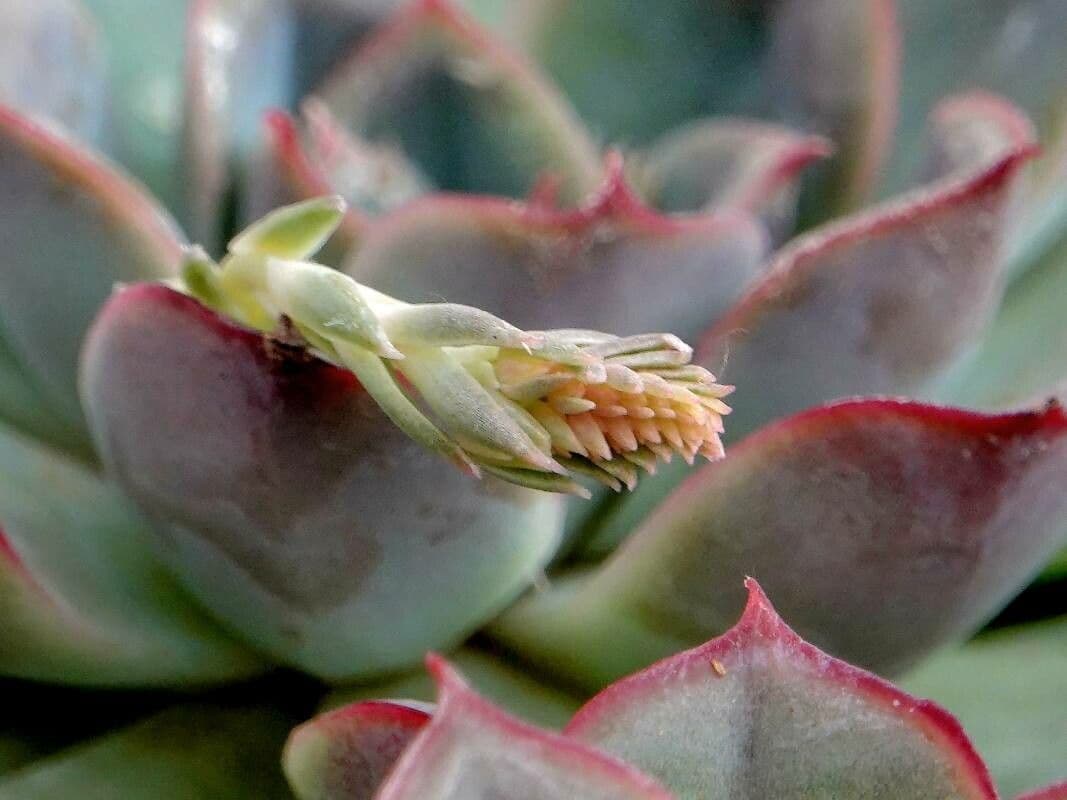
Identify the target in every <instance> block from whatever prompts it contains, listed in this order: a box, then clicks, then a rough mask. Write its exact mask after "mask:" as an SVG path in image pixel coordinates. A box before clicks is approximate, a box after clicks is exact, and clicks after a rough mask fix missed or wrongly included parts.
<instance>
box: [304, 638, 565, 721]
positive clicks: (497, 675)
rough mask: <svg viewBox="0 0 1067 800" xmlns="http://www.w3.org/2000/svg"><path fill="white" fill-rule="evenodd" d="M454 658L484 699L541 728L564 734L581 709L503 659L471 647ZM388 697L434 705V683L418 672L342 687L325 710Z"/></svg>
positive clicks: (335, 692)
mask: <svg viewBox="0 0 1067 800" xmlns="http://www.w3.org/2000/svg"><path fill="white" fill-rule="evenodd" d="M449 658H450V659H451V660H452V661H453V663H455V664H456V666H457V667H459V668H460V669H461V670H462V672H463V674H464V675H465V676H466V677H467V679H468V680H469V681H470V683H471V685H472V686H473V687H474V688H475V689H477V690H478V692H479V693H480V694H482V695H484V696H485V697H486V698H488V699H489V700H492V701H493V702H494V703H496V704H497V705H499V706H501V707H502V708H504V709H506V710H507V711H508V712H509V713H511V714H515V715H516V716H518V717H521V718H522V719H525V720H527V721H529V722H532V723H534V724H535V725H541V726H544V727H548V728H556V729H558V728H562V727H563V725H564V724H565V723H566V722H567V720H569V719H570V717H571V715H572V714H573V713H574V711H575V710H576V709H577V708H578V704H579V701H578V699H577V698H576V697H573V696H571V695H570V694H568V693H566V692H564V691H562V690H561V689H559V688H556V687H554V686H549V685H548V684H546V683H543V682H541V681H539V680H538V679H537V678H536V677H534V676H532V675H530V673H529V672H528V671H526V670H524V669H522V668H521V667H520V666H517V665H514V664H512V663H510V662H508V661H506V660H505V659H503V658H502V657H499V656H494V655H492V654H490V653H488V652H485V651H482V650H474V649H472V648H469V647H465V648H463V649H461V650H458V651H456V652H455V653H452V654H450V655H449ZM383 697H393V698H409V699H412V700H421V701H424V702H432V701H433V698H434V685H433V681H432V680H431V679H430V676H429V675H428V674H427V673H426V671H425V670H424V669H418V670H416V671H414V672H412V673H410V674H408V675H404V676H401V677H397V678H391V679H388V680H386V681H381V682H377V683H370V684H365V685H360V686H352V687H341V688H339V689H337V690H336V691H334V692H333V693H332V694H330V695H329V696H327V698H326V700H325V702H324V703H323V708H324V709H326V710H331V709H336V708H340V707H341V706H343V705H347V704H348V703H353V702H356V701H359V700H375V699H378V698H383Z"/></svg>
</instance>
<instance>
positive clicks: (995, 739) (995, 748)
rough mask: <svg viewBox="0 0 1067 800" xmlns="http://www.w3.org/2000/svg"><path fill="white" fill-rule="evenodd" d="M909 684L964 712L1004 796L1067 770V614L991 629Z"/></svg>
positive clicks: (923, 668) (954, 710)
mask: <svg viewBox="0 0 1067 800" xmlns="http://www.w3.org/2000/svg"><path fill="white" fill-rule="evenodd" d="M903 684H904V687H905V688H906V689H907V690H908V691H909V692H917V693H919V694H922V695H924V696H926V697H931V698H933V699H934V700H936V701H937V702H938V703H940V704H942V705H944V706H945V707H946V708H948V709H949V710H950V711H951V712H952V713H953V714H955V715H956V716H957V717H959V719H960V721H961V722H962V723H963V724H964V726H965V727H966V728H967V732H968V733H969V734H970V736H971V739H972V740H973V741H974V744H975V746H976V747H977V748H978V750H979V752H981V753H982V756H983V757H984V758H985V760H986V763H987V764H989V769H990V771H991V772H992V773H993V778H994V780H995V781H996V783H997V786H998V787H999V789H1000V791H1001V794H1002V795H1003V796H1004V797H1012V796H1014V795H1015V794H1017V793H1019V792H1021V791H1023V790H1024V789H1030V788H1033V787H1035V786H1040V785H1041V784H1043V783H1046V782H1048V781H1051V780H1058V779H1061V778H1064V777H1065V776H1067V762H1065V761H1064V758H1063V755H1064V751H1065V745H1067V711H1065V710H1064V708H1063V704H1062V703H1060V702H1059V701H1058V698H1061V697H1063V696H1064V693H1065V692H1067V620H1065V619H1062V618H1061V619H1058V620H1056V621H1049V622H1041V623H1036V624H1033V625H1029V626H1027V627H1020V628H1008V629H1004V630H998V631H994V632H992V633H989V634H985V635H983V636H981V637H979V638H978V639H976V640H975V641H973V642H970V643H968V644H966V645H964V646H963V647H961V648H958V649H953V650H950V651H948V652H945V653H940V654H938V655H936V656H934V657H933V658H932V659H931V660H930V661H928V662H926V663H924V664H923V665H922V666H920V667H919V668H918V669H917V670H916V671H915V672H913V673H912V674H910V675H909V676H907V678H905V680H904V681H903ZM1053 797H1056V795H1053Z"/></svg>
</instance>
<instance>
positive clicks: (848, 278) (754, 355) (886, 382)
mask: <svg viewBox="0 0 1067 800" xmlns="http://www.w3.org/2000/svg"><path fill="white" fill-rule="evenodd" d="M983 109H984V106H983V107H982V108H980V109H978V110H977V111H976V112H975V113H977V114H981V113H986V114H987V116H989V117H990V120H991V122H993V123H994V129H995V132H996V144H995V146H994V147H992V148H988V149H986V148H975V149H974V150H972V151H971V154H972V155H973V158H968V159H964V160H961V161H955V162H952V163H953V165H954V166H956V167H957V168H956V169H955V170H953V171H952V172H951V173H950V174H948V175H945V176H944V177H942V178H941V179H940V180H938V181H935V182H933V183H930V184H928V185H926V186H925V187H923V188H922V189H917V190H915V191H914V192H912V193H910V194H907V195H903V196H901V197H900V198H897V199H896V200H894V201H892V202H889V203H884V204H882V205H880V206H876V207H874V208H871V209H868V210H866V211H864V212H862V213H859V214H855V215H853V216H850V217H845V218H842V219H840V220H838V221H836V222H833V223H831V224H829V225H825V226H823V227H821V228H817V229H815V230H813V231H811V232H810V233H808V234H807V235H805V236H802V237H800V238H797V239H795V240H794V241H793V242H792V243H790V244H789V245H788V246H787V247H785V248H784V249H782V250H781V251H779V253H778V255H777V256H776V257H775V260H774V261H773V263H772V264H771V265H770V267H769V268H768V270H767V272H766V274H765V277H763V278H762V279H761V280H759V281H757V282H756V283H754V284H753V285H752V286H751V288H750V289H749V291H748V293H747V294H746V295H745V296H744V297H743V298H742V299H741V300H740V301H739V302H738V303H737V304H736V305H735V306H734V307H733V308H732V309H730V311H728V312H727V313H726V314H725V315H724V316H722V317H721V318H719V319H718V320H717V321H716V322H715V324H714V326H713V327H712V328H711V329H710V330H709V331H708V332H707V334H706V335H705V337H704V340H703V342H702V343H701V346H700V347H699V348H698V352H697V358H696V360H697V361H698V362H699V363H701V364H703V365H704V366H707V367H708V368H710V369H712V370H713V371H716V372H718V371H719V367H720V366H722V365H723V364H724V363H728V367H727V368H726V369H725V370H723V371H722V372H723V376H722V377H723V378H724V379H725V380H727V381H728V382H730V383H734V384H737V387H738V388H737V394H736V395H735V396H734V398H733V399H732V400H731V405H732V406H733V407H734V409H735V412H734V414H733V415H732V416H731V417H730V420H729V422H728V424H727V431H728V434H729V435H730V436H731V437H737V436H739V435H742V434H744V433H748V432H749V431H751V430H754V429H755V428H756V427H757V426H759V425H761V424H763V423H766V422H768V421H770V420H772V419H775V418H777V417H780V416H782V415H784V414H788V413H791V412H794V411H799V410H800V409H802V408H806V407H808V406H810V405H814V404H816V403H821V402H825V401H827V400H831V399H836V398H838V397H845V396H849V395H855V394H890V395H913V394H915V393H922V392H924V391H929V388H930V386H931V384H932V383H933V381H934V380H935V379H936V378H938V377H939V376H940V375H941V374H942V372H943V371H944V370H945V369H947V368H948V367H949V366H951V365H952V364H953V363H954V362H955V361H956V360H957V359H958V358H959V357H960V355H961V354H962V353H964V352H966V349H967V348H968V347H971V346H973V344H974V343H975V342H976V341H977V340H978V338H979V336H980V335H981V333H982V330H983V329H984V327H985V326H986V324H987V323H988V321H989V320H990V318H991V317H992V316H993V313H994V311H995V309H996V306H997V303H998V302H999V301H1000V296H1001V292H1002V285H1003V269H1004V260H1003V243H1004V237H1005V233H1006V231H1007V230H1009V226H1010V220H1011V214H1010V206H1011V200H1012V198H1013V197H1014V192H1015V188H1016V186H1017V183H1018V177H1019V174H1020V170H1021V168H1022V166H1023V164H1024V163H1025V162H1026V161H1027V160H1028V159H1029V158H1030V157H1031V156H1032V155H1033V153H1034V143H1033V141H1032V140H1031V139H1028V138H1026V135H1025V131H1026V129H1027V127H1028V126H1027V124H1026V120H1025V118H1022V117H1021V116H1019V115H1018V114H1013V115H1011V116H1010V117H1008V118H1005V117H1004V116H1003V115H1001V114H999V112H998V113H997V114H996V116H993V114H992V113H991V112H987V111H984V110H983ZM951 130H954V129H953V128H948V129H942V128H941V126H940V125H938V124H937V123H936V122H935V136H934V141H935V143H936V142H939V141H941V140H942V137H943V136H949V135H951Z"/></svg>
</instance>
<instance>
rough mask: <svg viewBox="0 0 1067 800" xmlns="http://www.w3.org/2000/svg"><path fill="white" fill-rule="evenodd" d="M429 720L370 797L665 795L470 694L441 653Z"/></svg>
mask: <svg viewBox="0 0 1067 800" xmlns="http://www.w3.org/2000/svg"><path fill="white" fill-rule="evenodd" d="M427 664H428V666H429V668H430V670H431V671H432V672H433V675H434V678H435V679H436V681H437V685H438V699H437V707H436V709H435V711H434V714H433V719H432V720H431V721H430V723H429V724H428V725H426V726H425V727H424V728H423V730H422V732H421V733H420V734H419V735H418V737H417V738H416V739H415V741H414V742H412V744H411V745H410V746H409V747H408V749H407V750H406V751H405V752H404V754H403V755H402V756H401V758H400V760H399V761H398V762H397V764H396V766H395V768H394V769H393V771H392V773H391V775H390V777H389V780H388V781H387V782H386V783H385V784H384V785H383V786H382V788H381V791H380V792H379V793H378V794H377V796H376V800H405V798H412V800H445V799H446V798H456V800H490V798H496V797H523V798H530V800H534V798H536V800H556V799H557V798H558V800H570V799H571V798H575V797H581V798H583V800H597V798H603V799H604V800H608V799H609V798H611V800H625V798H633V799H634V800H637V799H638V798H642V799H643V800H670V798H671V795H670V794H668V793H667V792H665V791H664V790H663V789H661V788H660V787H659V786H657V785H656V784H655V783H654V782H653V781H652V780H650V779H649V778H646V777H645V776H643V775H641V774H640V773H639V772H637V771H636V770H634V769H632V768H630V767H629V766H627V765H625V764H623V763H621V762H619V761H616V760H614V759H613V758H610V757H608V756H606V755H604V754H603V753H600V752H598V751H596V750H594V749H592V748H590V747H587V746H585V745H583V744H580V743H579V742H577V741H574V740H572V739H568V738H565V737H563V736H560V735H558V734H554V733H549V732H547V731H542V730H539V729H537V728H534V727H532V726H529V725H527V724H525V723H523V722H520V721H519V720H517V719H514V718H512V717H509V716H508V715H507V714H505V713H504V712H503V711H501V710H500V709H498V708H496V707H495V706H493V705H492V704H491V703H489V702H488V701H487V700H484V699H482V698H481V697H479V696H478V695H476V694H475V693H474V692H473V691H471V689H470V688H469V687H468V686H467V685H466V684H465V683H464V682H463V680H462V678H460V676H459V674H458V673H456V672H455V671H454V670H453V669H452V667H450V666H449V665H448V664H447V663H445V662H444V660H443V659H441V658H440V657H439V656H433V655H431V656H429V657H428V659H427Z"/></svg>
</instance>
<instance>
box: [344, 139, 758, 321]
mask: <svg viewBox="0 0 1067 800" xmlns="http://www.w3.org/2000/svg"><path fill="white" fill-rule="evenodd" d="M765 247H766V244H765V240H764V236H763V234H762V231H761V230H760V228H759V226H758V225H756V224H755V223H754V222H753V221H752V220H751V219H750V218H749V217H748V216H747V215H745V214H743V213H740V212H733V211H731V212H724V213H721V214H715V213H710V214H700V215H693V216H682V217H670V216H665V215H662V214H659V213H657V212H655V211H653V210H651V209H649V208H647V207H646V206H644V205H643V204H642V203H641V202H640V201H639V200H638V199H637V198H636V197H635V196H634V195H633V192H632V191H631V189H630V187H629V185H628V184H627V182H626V180H625V177H624V175H623V171H622V162H621V159H620V158H619V157H618V156H614V155H613V156H611V157H610V158H609V160H608V167H607V176H606V179H605V182H604V184H603V186H602V187H601V189H600V191H599V192H598V193H597V194H596V196H595V197H594V198H593V199H592V200H591V201H590V202H589V203H588V204H586V205H585V206H583V207H582V208H580V209H578V210H576V211H557V210H554V209H551V208H547V207H546V206H545V205H544V204H542V203H539V202H533V203H530V204H527V205H521V204H517V203H513V202H509V201H505V200H500V199H491V198H476V199H469V198H458V197H433V198H428V199H426V200H424V201H422V202H419V203H415V204H412V205H410V206H408V207H406V208H405V209H401V210H399V211H397V212H395V213H394V214H392V215H390V216H388V217H386V218H384V219H383V220H381V221H380V222H378V223H377V224H376V225H375V226H373V228H372V229H371V230H370V231H369V232H368V233H367V235H366V237H365V239H364V240H363V244H362V246H361V248H360V249H359V250H358V252H357V253H356V254H355V256H354V258H353V259H352V260H351V261H350V262H349V263H348V264H347V266H346V271H347V272H349V273H350V274H351V275H353V276H354V277H355V278H357V279H358V280H360V281H363V282H366V283H368V284H369V285H372V286H375V287H377V288H379V289H381V290H383V291H386V292H390V293H394V294H396V295H397V296H401V297H405V298H407V299H409V300H413V301H432V300H438V299H440V298H441V297H447V298H448V299H449V300H451V301H457V302H463V303H467V304H470V305H474V306H478V307H480V308H484V309H487V310H488V311H491V312H492V313H494V314H498V315H500V316H501V317H504V318H505V319H508V320H509V321H511V322H513V323H514V324H516V325H518V326H520V327H528V328H534V329H543V328H554V327H563V328H568V327H582V328H594V329H597V330H603V331H610V332H613V333H616V334H620V335H625V334H632V333H640V332H645V331H655V330H669V331H672V332H674V333H676V334H678V335H679V336H681V337H682V338H683V339H684V338H688V337H690V336H692V335H693V334H695V333H696V332H697V331H699V330H701V328H702V327H703V326H704V324H705V323H706V321H707V320H708V318H709V317H713V316H714V315H715V314H716V312H717V311H718V310H722V309H724V308H725V307H726V306H727V305H728V304H729V303H730V302H731V301H732V300H733V299H734V298H736V297H737V296H738V294H740V292H741V289H742V288H743V287H744V286H745V285H746V284H747V283H748V281H749V280H750V279H751V278H752V276H753V275H755V273H756V271H757V270H758V269H759V267H760V264H761V261H762V258H763V255H764V253H765Z"/></svg>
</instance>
